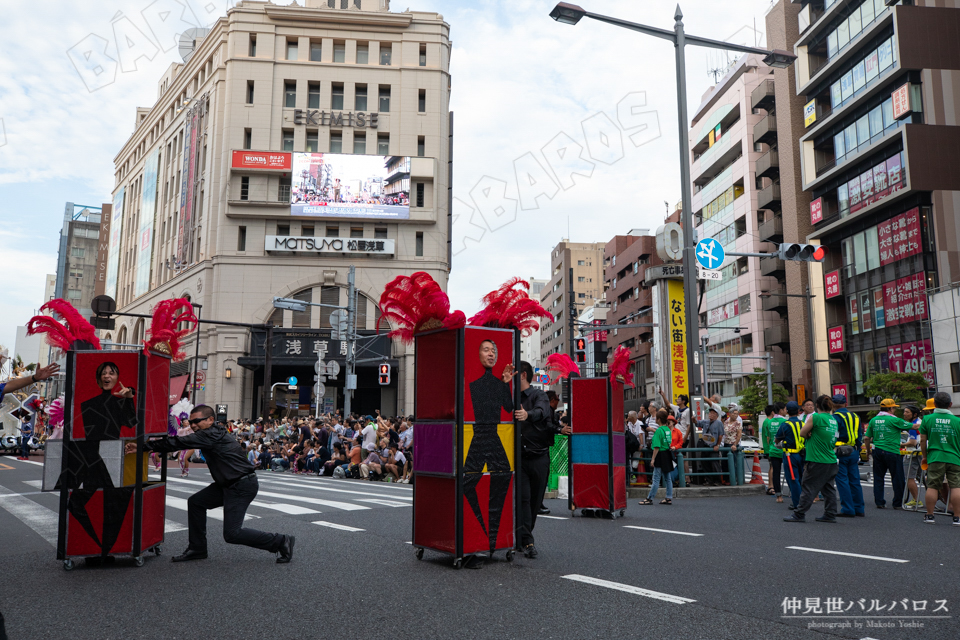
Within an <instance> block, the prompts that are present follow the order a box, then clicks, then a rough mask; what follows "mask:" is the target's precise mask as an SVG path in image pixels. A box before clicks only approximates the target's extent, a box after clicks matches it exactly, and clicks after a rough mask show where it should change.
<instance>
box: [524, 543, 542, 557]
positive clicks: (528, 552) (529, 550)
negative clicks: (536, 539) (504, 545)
mask: <svg viewBox="0 0 960 640" xmlns="http://www.w3.org/2000/svg"><path fill="white" fill-rule="evenodd" d="M523 555H525V556H526V557H528V558H530V559H531V560H536V558H537V556H538V555H540V554H539V553H538V552H537V548H536V547H535V546H533V545H532V544H528V545H527V546H525V547H524V548H523Z"/></svg>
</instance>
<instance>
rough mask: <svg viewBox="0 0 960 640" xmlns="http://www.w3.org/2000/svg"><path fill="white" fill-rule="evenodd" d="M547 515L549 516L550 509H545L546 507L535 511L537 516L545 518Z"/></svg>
mask: <svg viewBox="0 0 960 640" xmlns="http://www.w3.org/2000/svg"><path fill="white" fill-rule="evenodd" d="M549 514H550V509H547V508H546V507H540V508H539V509H537V515H541V516H546V515H549Z"/></svg>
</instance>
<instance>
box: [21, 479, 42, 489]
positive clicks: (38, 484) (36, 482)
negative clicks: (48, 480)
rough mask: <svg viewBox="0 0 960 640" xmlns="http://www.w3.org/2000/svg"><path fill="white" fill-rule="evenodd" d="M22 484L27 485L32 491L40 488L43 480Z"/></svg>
mask: <svg viewBox="0 0 960 640" xmlns="http://www.w3.org/2000/svg"><path fill="white" fill-rule="evenodd" d="M23 484H28V485H30V486H31V487H33V488H34V489H39V488H40V487H41V486H43V480H24V481H23Z"/></svg>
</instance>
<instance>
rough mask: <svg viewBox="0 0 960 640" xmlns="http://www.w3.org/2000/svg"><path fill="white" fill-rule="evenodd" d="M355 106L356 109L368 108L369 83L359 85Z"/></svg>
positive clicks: (363, 109) (364, 109)
mask: <svg viewBox="0 0 960 640" xmlns="http://www.w3.org/2000/svg"><path fill="white" fill-rule="evenodd" d="M353 108H354V110H356V111H366V110H367V85H365V84H358V85H357V87H356V94H355V97H354V100H353Z"/></svg>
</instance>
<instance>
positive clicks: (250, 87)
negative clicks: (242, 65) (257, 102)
mask: <svg viewBox="0 0 960 640" xmlns="http://www.w3.org/2000/svg"><path fill="white" fill-rule="evenodd" d="M247 104H253V80H247Z"/></svg>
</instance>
